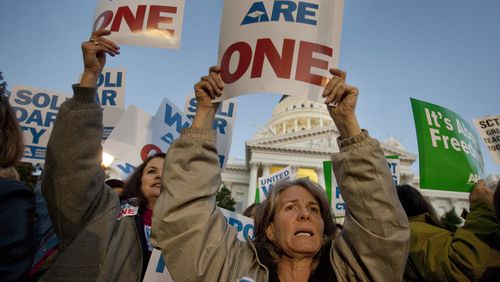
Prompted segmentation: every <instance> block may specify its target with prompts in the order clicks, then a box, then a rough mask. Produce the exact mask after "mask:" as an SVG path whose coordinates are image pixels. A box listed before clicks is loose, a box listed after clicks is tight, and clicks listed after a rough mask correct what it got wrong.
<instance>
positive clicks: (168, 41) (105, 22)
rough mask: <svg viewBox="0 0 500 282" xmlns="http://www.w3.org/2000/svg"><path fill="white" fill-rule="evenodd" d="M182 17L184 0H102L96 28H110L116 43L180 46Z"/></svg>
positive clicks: (94, 26) (175, 47) (95, 18)
mask: <svg viewBox="0 0 500 282" xmlns="http://www.w3.org/2000/svg"><path fill="white" fill-rule="evenodd" d="M183 16H184V0H144V1H136V0H120V1H109V0H101V1H99V3H98V4H97V8H96V12H95V16H94V24H93V30H94V31H95V30H98V29H101V28H102V29H108V30H111V32H112V34H111V35H110V36H108V38H109V39H110V40H113V41H114V42H115V43H117V44H125V45H138V46H146V47H155V48H173V49H178V48H179V46H180V40H181V34H182V19H183Z"/></svg>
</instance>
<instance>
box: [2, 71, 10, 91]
mask: <svg viewBox="0 0 500 282" xmlns="http://www.w3.org/2000/svg"><path fill="white" fill-rule="evenodd" d="M0 95H4V96H9V95H10V92H9V91H8V90H7V82H6V81H4V80H3V74H2V72H1V71H0Z"/></svg>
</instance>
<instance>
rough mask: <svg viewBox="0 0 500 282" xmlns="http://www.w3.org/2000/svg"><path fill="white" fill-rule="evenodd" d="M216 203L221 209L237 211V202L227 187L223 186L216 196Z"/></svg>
mask: <svg viewBox="0 0 500 282" xmlns="http://www.w3.org/2000/svg"><path fill="white" fill-rule="evenodd" d="M215 202H216V204H217V206H219V207H221V208H224V209H226V210H230V211H234V210H235V208H234V205H236V202H235V201H234V199H233V197H231V190H229V189H227V187H226V185H222V187H221V188H220V189H219V191H217V194H215Z"/></svg>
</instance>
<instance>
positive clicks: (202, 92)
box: [192, 66, 224, 128]
mask: <svg viewBox="0 0 500 282" xmlns="http://www.w3.org/2000/svg"><path fill="white" fill-rule="evenodd" d="M220 72H221V68H220V67H219V66H212V67H210V69H209V71H208V75H207V76H202V77H201V79H200V81H199V82H198V83H196V84H195V85H194V91H195V95H196V102H197V107H196V115H195V116H194V119H193V125H192V126H193V127H198V128H211V127H212V121H213V119H214V117H215V113H216V111H217V108H218V107H219V104H220V103H213V102H212V100H214V99H216V98H218V97H220V96H221V95H222V90H223V89H224V84H223V82H222V79H221V77H220Z"/></svg>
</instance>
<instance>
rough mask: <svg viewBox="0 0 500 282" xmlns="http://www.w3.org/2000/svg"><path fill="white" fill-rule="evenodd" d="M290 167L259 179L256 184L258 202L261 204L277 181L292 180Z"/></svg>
mask: <svg viewBox="0 0 500 282" xmlns="http://www.w3.org/2000/svg"><path fill="white" fill-rule="evenodd" d="M293 178H294V176H293V172H292V167H291V166H287V167H285V168H283V169H281V170H279V171H277V172H275V173H273V174H271V175H268V176H263V177H259V179H258V180H257V183H258V185H259V200H260V202H263V201H264V200H265V199H267V196H268V195H269V193H270V192H271V189H272V188H273V185H274V184H276V183H277V182H278V181H283V180H291V179H293Z"/></svg>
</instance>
